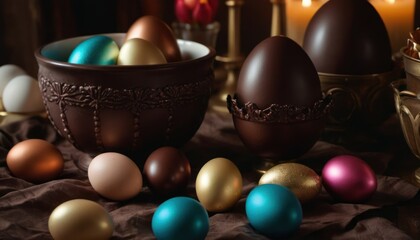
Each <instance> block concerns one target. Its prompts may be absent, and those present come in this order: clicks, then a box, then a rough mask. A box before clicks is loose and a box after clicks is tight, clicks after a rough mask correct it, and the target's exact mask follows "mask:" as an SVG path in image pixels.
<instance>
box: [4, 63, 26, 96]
mask: <svg viewBox="0 0 420 240" xmlns="http://www.w3.org/2000/svg"><path fill="white" fill-rule="evenodd" d="M25 74H26V73H25V71H24V70H23V69H22V68H20V67H18V66H16V65H13V64H6V65H3V66H1V67H0V97H1V96H2V94H3V90H4V88H5V87H6V85H7V84H8V83H9V81H10V80H12V79H13V78H15V77H17V76H19V75H25Z"/></svg>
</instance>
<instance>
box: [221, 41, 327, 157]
mask: <svg viewBox="0 0 420 240" xmlns="http://www.w3.org/2000/svg"><path fill="white" fill-rule="evenodd" d="M236 91H237V92H236V93H237V95H236V96H235V97H234V98H233V99H232V98H230V97H229V98H228V108H229V111H230V112H231V113H232V114H233V120H234V124H235V128H236V130H237V132H238V134H239V136H240V138H241V139H242V141H243V143H244V144H245V145H246V146H247V147H248V148H249V149H250V150H251V151H253V152H254V153H256V154H257V155H258V156H260V157H263V158H270V159H290V158H294V157H297V156H299V155H302V154H303V153H305V152H306V151H308V150H309V149H310V148H311V147H312V146H313V144H314V143H315V142H316V141H317V139H318V138H319V136H320V133H321V132H322V130H323V127H324V121H325V120H324V116H325V109H326V106H327V105H328V101H325V100H324V99H323V98H322V94H321V87H320V81H319V77H318V74H317V71H316V69H315V67H314V65H313V63H312V62H311V60H310V58H309V57H308V55H307V54H306V53H305V51H303V49H302V48H301V47H300V46H299V45H298V44H297V43H296V42H294V41H293V40H291V39H290V38H287V37H284V36H274V37H270V38H267V39H265V40H264V41H262V42H261V43H259V44H258V45H257V46H256V47H255V48H254V49H253V50H252V51H251V53H250V54H249V56H248V57H247V58H246V60H245V62H244V64H243V66H242V69H241V72H240V75H239V79H238V86H237V90H236Z"/></svg>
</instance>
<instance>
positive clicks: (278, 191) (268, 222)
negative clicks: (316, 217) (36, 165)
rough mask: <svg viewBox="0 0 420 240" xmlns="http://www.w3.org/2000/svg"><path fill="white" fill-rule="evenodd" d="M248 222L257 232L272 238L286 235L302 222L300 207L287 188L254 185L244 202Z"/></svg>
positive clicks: (274, 185)
mask: <svg viewBox="0 0 420 240" xmlns="http://www.w3.org/2000/svg"><path fill="white" fill-rule="evenodd" d="M245 212H246V216H247V218H248V221H249V223H250V224H251V226H252V227H253V228H255V230H257V231H258V232H260V233H262V234H264V235H266V236H268V237H270V238H274V239H279V238H284V237H288V236H290V235H291V234H293V233H294V232H296V231H297V230H298V229H299V226H300V224H301V223H302V207H301V205H300V202H299V200H298V198H297V197H296V196H295V195H294V194H293V192H292V191H290V190H289V189H288V188H286V187H284V186H281V185H277V184H263V185H259V186H257V187H255V188H254V189H253V190H252V191H251V192H250V193H249V195H248V197H247V199H246V202H245Z"/></svg>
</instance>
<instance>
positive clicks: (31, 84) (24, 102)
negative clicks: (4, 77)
mask: <svg viewBox="0 0 420 240" xmlns="http://www.w3.org/2000/svg"><path fill="white" fill-rule="evenodd" d="M3 106H4V109H5V110H6V111H8V112H14V113H33V112H41V111H44V110H45V108H44V104H43V102H42V96H41V91H40V90H39V86H38V82H37V81H36V80H35V79H34V78H33V77H31V76H28V75H20V76H17V77H15V78H13V79H12V80H10V82H9V83H8V84H7V85H6V87H5V88H4V91H3Z"/></svg>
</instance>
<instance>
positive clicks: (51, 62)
mask: <svg viewBox="0 0 420 240" xmlns="http://www.w3.org/2000/svg"><path fill="white" fill-rule="evenodd" d="M114 34H125V33H103V34H93V35H83V36H77V37H71V38H65V39H61V40H57V41H53V42H49V43H47V44H44V45H42V46H40V47H38V48H37V49H36V50H35V58H36V60H37V61H38V64H40V63H42V64H46V65H50V66H56V67H60V68H66V69H77V70H87V71H92V70H93V71H106V72H107V71H138V70H146V71H147V70H149V71H156V70H169V69H173V68H179V67H181V66H184V67H185V66H190V64H193V63H199V62H205V61H208V60H211V59H213V60H214V58H215V57H216V51H215V49H214V48H212V47H209V46H206V45H204V44H202V43H199V42H195V41H191V40H185V39H177V43H180V42H181V43H185V44H188V43H194V44H198V45H201V46H203V47H205V48H207V49H208V50H209V52H208V53H207V54H206V55H204V56H202V57H198V58H194V59H187V60H181V61H176V62H168V63H163V64H150V65H89V64H73V63H69V62H63V61H58V60H54V59H51V58H47V57H45V56H44V55H42V53H41V52H42V50H43V49H44V48H45V47H46V46H48V45H50V44H54V43H57V42H60V41H66V40H71V39H76V38H88V37H93V36H98V35H105V36H109V35H114Z"/></svg>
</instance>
